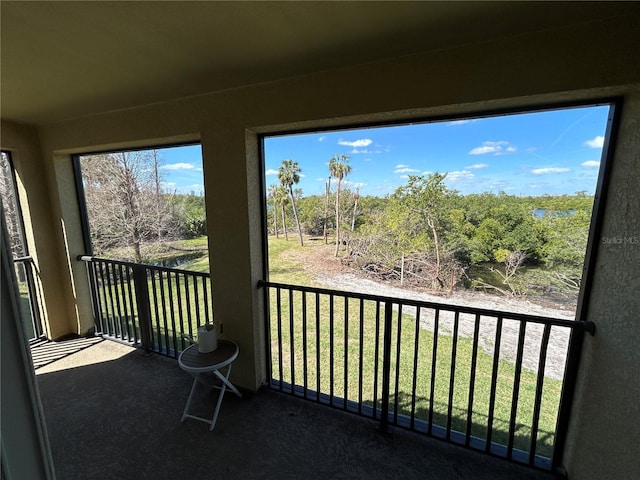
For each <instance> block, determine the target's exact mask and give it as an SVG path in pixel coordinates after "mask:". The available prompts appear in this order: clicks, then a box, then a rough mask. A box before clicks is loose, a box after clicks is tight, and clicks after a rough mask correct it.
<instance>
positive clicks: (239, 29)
mask: <svg viewBox="0 0 640 480" xmlns="http://www.w3.org/2000/svg"><path fill="white" fill-rule="evenodd" d="M636 7H637V4H635V5H634V4H632V3H620V4H617V3H611V2H603V3H599V2H587V3H573V2H568V3H563V2H551V3H543V2H531V3H527V2H490V3H487V2H391V1H387V2H344V1H343V2H12V1H2V2H0V19H1V22H2V29H1V41H2V44H1V75H2V77H1V80H2V90H1V97H0V101H1V111H2V118H3V119H8V120H13V121H18V122H22V123H34V124H38V123H48V122H56V121H59V120H63V119H67V118H73V117H80V116H86V115H91V114H94V113H99V112H104V111H110V110H118V109H124V108H130V107H134V106H137V105H143V104H149V103H154V102H162V101H166V100H170V99H175V98H180V97H186V96H191V95H198V94H202V93H206V92H212V91H216V90H221V89H227V88H233V87H236V86H241V85H248V84H253V83H259V82H267V81H273V80H276V79H280V78H286V77H291V76H296V75H304V74H307V73H310V72H314V71H319V70H327V69H333V68H340V67H344V66H349V65H354V64H360V63H367V62H372V61H376V60H380V59H385V58H389V57H395V56H399V55H410V54H414V53H418V52H422V51H430V50H438V49H446V48H451V47H455V46H458V45H461V44H465V43H470V42H485V41H490V40H492V39H495V38H501V37H509V36H513V35H520V34H525V33H527V32H531V31H537V30H544V29H554V28H560V27H562V26H563V25H566V24H572V23H581V22H589V21H594V20H598V19H602V18H605V17H610V16H614V15H621V14H622V15H624V14H625V13H626V12H627V11H629V10H630V9H635V8H636ZM636 10H637V9H636Z"/></svg>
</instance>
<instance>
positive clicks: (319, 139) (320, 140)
mask: <svg viewBox="0 0 640 480" xmlns="http://www.w3.org/2000/svg"><path fill="white" fill-rule="evenodd" d="M326 139H327V137H325V136H324V135H321V136H320V137H319V138H318V141H319V142H324V141H325V140H326Z"/></svg>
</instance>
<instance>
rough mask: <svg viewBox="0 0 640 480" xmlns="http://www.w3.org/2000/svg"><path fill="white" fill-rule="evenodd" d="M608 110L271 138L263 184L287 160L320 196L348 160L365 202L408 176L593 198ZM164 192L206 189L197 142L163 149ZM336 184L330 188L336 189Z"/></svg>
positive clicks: (303, 184) (476, 189)
mask: <svg viewBox="0 0 640 480" xmlns="http://www.w3.org/2000/svg"><path fill="white" fill-rule="evenodd" d="M608 111H609V108H608V106H600V107H580V108H571V109H563V110H554V111H547V112H536V113H528V114H518V115H502V116H496V117H490V118H482V119H471V120H459V121H448V122H437V123H423V124H413V125H405V126H400V127H376V128H367V129H351V130H342V131H332V132H319V133H309V134H298V135H287V136H277V137H268V138H266V139H265V175H266V184H267V186H269V185H272V184H277V183H278V177H277V169H278V167H279V166H280V164H281V163H282V160H284V159H293V160H296V161H297V162H298V164H299V165H300V167H301V168H302V174H301V179H300V183H299V184H298V185H297V188H301V189H302V191H303V195H305V196H308V195H323V194H324V189H325V182H326V180H327V177H328V175H329V167H328V163H329V159H330V158H331V157H332V156H334V155H342V154H344V155H347V156H348V157H349V158H350V162H349V163H350V165H351V167H352V170H351V173H350V174H349V175H348V176H347V177H346V179H345V182H344V183H343V184H344V185H345V186H346V187H347V188H350V189H352V190H353V189H355V188H356V187H358V188H359V189H360V194H361V195H376V196H384V195H387V194H391V193H393V192H394V191H395V190H396V189H397V188H398V187H399V186H401V185H403V184H405V183H406V181H407V178H408V175H426V174H428V173H433V172H436V171H437V172H440V173H445V172H446V173H447V178H446V180H445V182H446V184H447V186H448V187H449V188H452V189H455V190H458V191H459V192H461V193H463V194H467V193H480V192H494V193H497V192H499V191H504V192H506V193H508V194H513V195H543V194H563V193H567V194H573V193H575V192H577V191H581V190H585V191H587V192H588V193H590V194H593V193H594V190H595V185H596V179H597V176H598V169H599V166H600V160H601V155H602V144H603V140H604V134H605V133H604V132H605V128H606V122H607V116H608ZM161 158H162V175H163V179H164V182H165V188H166V189H167V190H170V191H174V190H176V191H178V192H179V193H190V192H195V193H196V194H201V193H202V192H203V190H204V187H203V176H202V157H201V148H200V146H199V145H193V146H188V147H179V148H172V149H165V150H161ZM334 185H335V183H334Z"/></svg>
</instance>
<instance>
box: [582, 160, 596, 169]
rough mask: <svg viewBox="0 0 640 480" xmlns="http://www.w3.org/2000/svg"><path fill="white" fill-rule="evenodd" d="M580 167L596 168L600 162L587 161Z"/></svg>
mask: <svg viewBox="0 0 640 480" xmlns="http://www.w3.org/2000/svg"><path fill="white" fill-rule="evenodd" d="M580 165H581V166H583V167H584V168H597V167H599V166H600V162H599V161H597V160H587V161H586V162H582V163H581V164H580Z"/></svg>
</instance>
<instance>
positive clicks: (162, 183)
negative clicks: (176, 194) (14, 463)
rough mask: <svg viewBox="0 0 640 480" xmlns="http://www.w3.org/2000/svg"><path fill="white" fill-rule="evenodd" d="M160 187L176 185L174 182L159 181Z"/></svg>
mask: <svg viewBox="0 0 640 480" xmlns="http://www.w3.org/2000/svg"><path fill="white" fill-rule="evenodd" d="M160 185H161V186H162V188H174V187H175V186H176V182H160Z"/></svg>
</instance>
